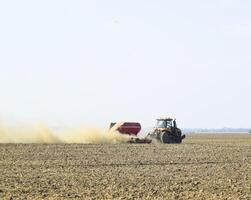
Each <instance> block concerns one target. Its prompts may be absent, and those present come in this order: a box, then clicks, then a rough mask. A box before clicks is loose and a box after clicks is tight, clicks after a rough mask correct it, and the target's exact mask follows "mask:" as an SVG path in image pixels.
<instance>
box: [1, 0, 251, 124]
mask: <svg viewBox="0 0 251 200" xmlns="http://www.w3.org/2000/svg"><path fill="white" fill-rule="evenodd" d="M250 11H251V2H250V1H248V0H240V1H237V0H236V1H234V0H210V1H199V0H197V1H195V0H191V1H185V0H183V1H171V0H170V1H167V0H155V1H153V0H151V1H150V0H144V1H143V0H134V1H133V0H126V1H119V0H106V1H101V0H100V1H95V0H89V1H84V0H82V1H80V0H79V1H63V0H54V1H53V0H50V1H49V0H43V1H35V0H30V1H27V0H23V1H17V0H16V1H11V0H9V1H4V0H0V92H1V93H0V94H1V95H0V118H2V119H7V118H11V119H15V120H21V121H25V122H35V121H43V122H46V123H48V124H50V125H62V126H65V125H69V124H82V123H85V124H93V125H98V126H103V127H105V126H106V125H107V124H108V123H109V122H110V121H124V120H129V121H130V120H132V121H140V122H142V124H143V126H147V127H149V126H151V125H153V123H154V120H155V118H156V117H159V116H163V115H171V116H176V118H177V119H178V123H179V125H180V126H181V127H204V128H206V127H208V128H209V127H224V126H227V127H250V126H251V124H250V113H251V103H250V102H251V94H250V88H251V12H250Z"/></svg>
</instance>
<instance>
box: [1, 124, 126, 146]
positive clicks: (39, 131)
mask: <svg viewBox="0 0 251 200" xmlns="http://www.w3.org/2000/svg"><path fill="white" fill-rule="evenodd" d="M117 126H119V124H118V125H117ZM129 138H130V137H129V136H128V135H122V134H119V133H118V132H117V131H116V127H114V128H112V129H111V130H101V129H98V128H93V127H79V128H71V129H63V130H61V131H52V130H51V129H49V128H48V127H46V126H45V125H42V124H37V125H34V126H9V125H6V124H0V143H45V144H58V143H96V144H97V143H124V142H126V141H128V140H129Z"/></svg>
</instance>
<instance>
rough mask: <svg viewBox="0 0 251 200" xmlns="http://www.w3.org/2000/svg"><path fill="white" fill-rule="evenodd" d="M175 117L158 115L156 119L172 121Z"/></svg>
mask: <svg viewBox="0 0 251 200" xmlns="http://www.w3.org/2000/svg"><path fill="white" fill-rule="evenodd" d="M174 119H175V118H172V117H160V118H158V119H157V120H158V121H173V120H174Z"/></svg>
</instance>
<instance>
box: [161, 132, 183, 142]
mask: <svg viewBox="0 0 251 200" xmlns="http://www.w3.org/2000/svg"><path fill="white" fill-rule="evenodd" d="M160 140H161V142H162V143H164V144H175V143H180V142H179V141H178V140H177V138H176V137H175V136H173V135H171V134H168V133H166V132H164V133H161V135H160Z"/></svg>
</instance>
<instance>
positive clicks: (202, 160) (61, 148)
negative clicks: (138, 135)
mask: <svg viewBox="0 0 251 200" xmlns="http://www.w3.org/2000/svg"><path fill="white" fill-rule="evenodd" d="M137 198H139V199H251V134H250V135H189V136H188V137H187V138H186V141H185V142H184V143H183V144H181V145H163V144H162V145H155V144H150V145H141V144H138V145H132V144H113V145H112V144H110V145H108V144H102V145H101V144H99V145H97V144H88V145H86V144H60V145H45V144H44V145H43V144H0V199H137Z"/></svg>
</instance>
